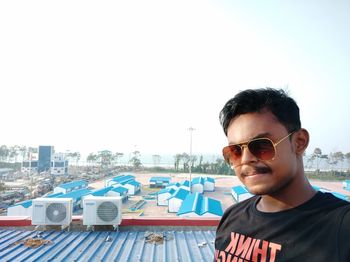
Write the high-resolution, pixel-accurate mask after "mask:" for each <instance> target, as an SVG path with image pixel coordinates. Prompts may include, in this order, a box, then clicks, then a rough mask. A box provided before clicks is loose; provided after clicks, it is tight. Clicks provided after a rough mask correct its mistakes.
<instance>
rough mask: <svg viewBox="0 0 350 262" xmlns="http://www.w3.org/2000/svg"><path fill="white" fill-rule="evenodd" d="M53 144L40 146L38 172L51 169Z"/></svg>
mask: <svg viewBox="0 0 350 262" xmlns="http://www.w3.org/2000/svg"><path fill="white" fill-rule="evenodd" d="M53 152H54V149H53V146H39V159H38V172H39V173H41V172H46V171H50V168H51V157H52V155H53Z"/></svg>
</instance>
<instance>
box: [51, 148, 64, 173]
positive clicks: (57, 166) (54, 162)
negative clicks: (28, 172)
mask: <svg viewBox="0 0 350 262" xmlns="http://www.w3.org/2000/svg"><path fill="white" fill-rule="evenodd" d="M50 172H51V175H56V176H57V175H67V174H68V160H66V158H65V156H64V154H62V153H55V154H53V155H52V158H51V168H50Z"/></svg>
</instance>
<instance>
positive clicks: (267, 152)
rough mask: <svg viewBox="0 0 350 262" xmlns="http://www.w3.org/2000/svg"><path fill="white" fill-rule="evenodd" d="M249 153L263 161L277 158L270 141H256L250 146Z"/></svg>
mask: <svg viewBox="0 0 350 262" xmlns="http://www.w3.org/2000/svg"><path fill="white" fill-rule="evenodd" d="M248 148H249V151H250V152H251V153H252V154H253V155H254V156H256V157H257V158H259V159H261V160H271V159H273V158H274V156H275V148H274V146H273V144H272V141H270V140H269V139H256V140H253V141H251V142H250V143H249V144H248Z"/></svg>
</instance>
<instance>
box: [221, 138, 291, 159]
mask: <svg viewBox="0 0 350 262" xmlns="http://www.w3.org/2000/svg"><path fill="white" fill-rule="evenodd" d="M293 133H294V132H292V133H289V134H288V135H287V136H285V137H283V138H282V139H280V140H278V141H277V142H276V143H274V142H273V141H272V140H271V139H270V138H254V139H252V140H249V141H248V142H245V143H240V144H235V145H229V146H225V147H224V148H223V149H222V154H223V156H224V159H225V161H226V162H227V163H228V164H230V165H232V166H236V165H238V164H240V161H241V157H242V152H243V148H244V147H247V148H248V150H249V152H250V153H251V154H252V155H253V156H255V157H256V158H257V159H259V160H274V158H275V154H276V146H277V145H278V144H279V143H281V142H282V141H283V140H285V139H286V138H287V137H289V136H291V135H292V134H293Z"/></svg>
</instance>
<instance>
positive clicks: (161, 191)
mask: <svg viewBox="0 0 350 262" xmlns="http://www.w3.org/2000/svg"><path fill="white" fill-rule="evenodd" d="M164 193H170V194H174V193H175V189H173V188H163V189H161V190H159V191H158V193H157V195H160V194H164Z"/></svg>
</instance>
